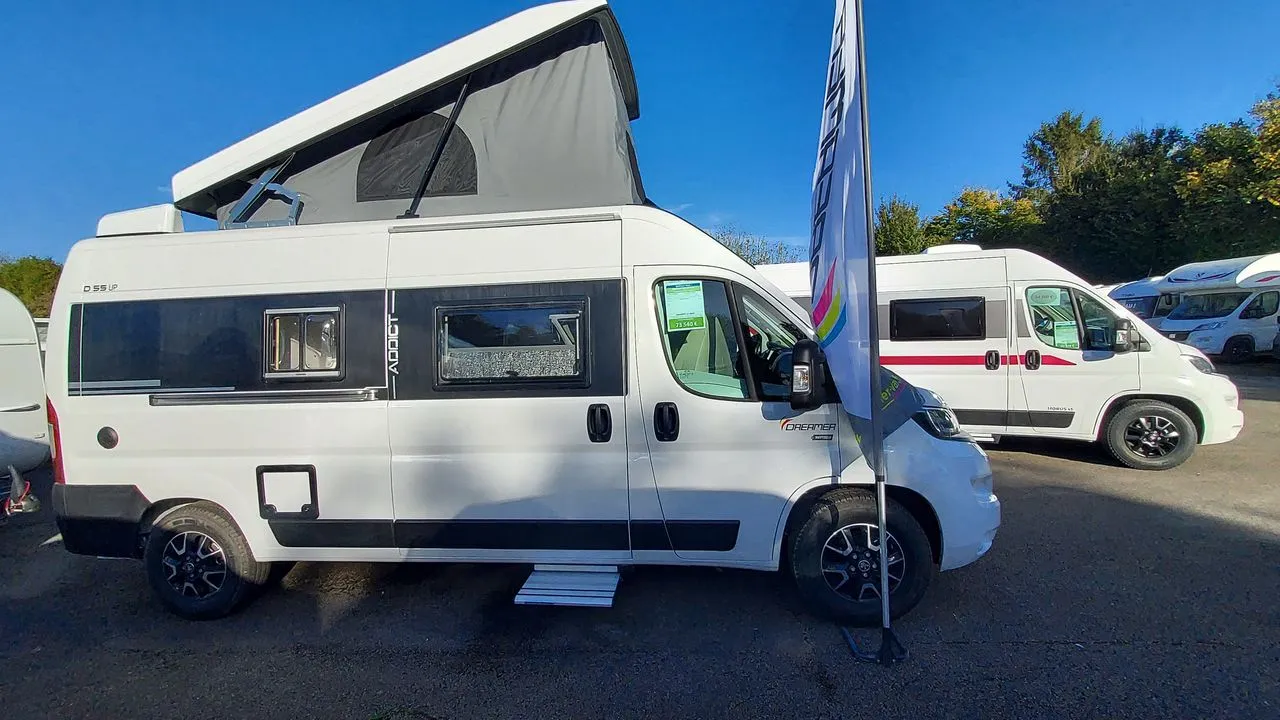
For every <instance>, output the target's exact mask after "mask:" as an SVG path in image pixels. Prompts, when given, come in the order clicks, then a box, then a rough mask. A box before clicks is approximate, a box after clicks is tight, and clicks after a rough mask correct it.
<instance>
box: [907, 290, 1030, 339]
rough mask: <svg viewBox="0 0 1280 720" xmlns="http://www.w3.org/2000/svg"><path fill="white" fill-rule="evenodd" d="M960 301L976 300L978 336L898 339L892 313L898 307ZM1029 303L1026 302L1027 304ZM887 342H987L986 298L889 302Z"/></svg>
mask: <svg viewBox="0 0 1280 720" xmlns="http://www.w3.org/2000/svg"><path fill="white" fill-rule="evenodd" d="M961 300H976V301H977V302H978V307H979V309H980V310H981V312H980V313H979V316H978V331H979V333H980V334H979V335H978V336H964V337H955V336H951V337H899V336H898V324H897V322H896V321H895V317H894V311H895V310H896V309H897V307H898V306H899V305H902V304H913V303H930V302H947V301H961ZM1029 302H1030V301H1028V303H1029ZM888 339H889V341H890V342H974V341H978V342H981V341H985V340H987V339H988V338H987V298H986V297H985V296H983V295H948V296H945V297H937V298H900V299H897V300H890V301H889V338H888Z"/></svg>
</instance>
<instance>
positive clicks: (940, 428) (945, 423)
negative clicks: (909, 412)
mask: <svg viewBox="0 0 1280 720" xmlns="http://www.w3.org/2000/svg"><path fill="white" fill-rule="evenodd" d="M912 417H913V418H914V419H915V421H916V423H918V424H919V425H920V427H922V428H924V430H925V432H927V433H929V434H930V435H932V436H934V437H936V438H939V439H941V440H968V439H969V436H968V435H965V434H964V431H963V430H961V429H960V421H959V420H956V414H955V413H953V412H951V409H950V408H944V407H927V408H924V409H923V410H921V411H920V412H918V413H916V414H915V415H913V416H912Z"/></svg>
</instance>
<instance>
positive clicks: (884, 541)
mask: <svg viewBox="0 0 1280 720" xmlns="http://www.w3.org/2000/svg"><path fill="white" fill-rule="evenodd" d="M853 6H854V14H855V16H856V18H855V21H854V25H855V28H856V33H857V35H856V37H857V44H858V70H857V75H858V112H859V113H861V119H862V123H861V124H862V188H863V198H862V200H863V207H864V210H865V211H864V212H863V215H864V216H865V217H866V222H867V227H866V233H867V303H868V305H869V306H870V307H869V308H868V313H867V316H868V318H867V319H868V323H867V324H868V333H867V336H868V338H869V341H870V347H869V348H868V350H867V354H868V357H869V360H870V362H869V364H870V366H871V368H870V369H871V373H870V375H871V445H870V447H871V451H872V452H871V458H870V459H871V462H872V466H871V469H872V472H873V473H874V475H875V486H876V513H877V521H878V525H877V529H878V530H879V531H880V628H881V632H880V652H879V653H878V654H877V656H876V659H877V660H878V661H879V662H880V664H881V665H892V664H893V663H895V662H897V661H899V660H902V659H904V658H905V657H906V649H905V648H903V647H902V643H900V642H898V638H897V636H896V635H894V633H893V627H892V624H891V622H890V618H889V542H888V538H889V527H888V523H887V522H886V519H885V489H884V485H885V458H884V418H883V410H884V401H883V398H882V397H881V394H882V388H881V384H880V308H879V305H878V303H877V300H876V297H877V295H876V227H875V201H874V196H873V195H872V193H871V128H870V117H869V113H868V110H867V44H866V36H865V34H864V33H863V29H862V0H853Z"/></svg>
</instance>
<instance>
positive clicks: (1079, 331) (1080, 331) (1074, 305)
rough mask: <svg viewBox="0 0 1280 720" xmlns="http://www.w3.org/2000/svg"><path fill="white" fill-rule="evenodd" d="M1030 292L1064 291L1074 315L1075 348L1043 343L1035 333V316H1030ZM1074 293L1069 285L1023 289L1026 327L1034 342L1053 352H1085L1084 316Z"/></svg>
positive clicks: (1030, 286)
mask: <svg viewBox="0 0 1280 720" xmlns="http://www.w3.org/2000/svg"><path fill="white" fill-rule="evenodd" d="M1032 290H1065V291H1066V292H1067V297H1069V298H1071V312H1072V313H1073V314H1074V315H1075V319H1076V347H1075V348H1060V347H1058V346H1057V345H1054V344H1052V343H1047V342H1045V341H1044V338H1042V337H1040V333H1038V332H1036V322H1035V316H1034V315H1032V314H1031V308H1032V307H1033V305H1032V303H1031V291H1032ZM1076 291H1077V289H1076V288H1074V287H1072V286H1070V285H1027V286H1026V287H1025V288H1023V290H1022V299H1023V301H1024V304H1025V305H1026V306H1027V327H1028V328H1029V329H1030V331H1031V336H1032V337H1033V338H1035V339H1036V342H1038V343H1040V344H1041V345H1044V346H1045V347H1049V348H1053V349H1054V350H1060V351H1062V352H1084V351H1085V342H1084V314H1083V313H1082V312H1080V304H1079V302H1078V301H1077V300H1076Z"/></svg>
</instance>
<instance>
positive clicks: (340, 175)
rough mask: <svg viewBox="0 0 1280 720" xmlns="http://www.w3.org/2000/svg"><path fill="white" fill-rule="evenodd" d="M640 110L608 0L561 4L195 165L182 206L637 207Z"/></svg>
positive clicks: (457, 210)
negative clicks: (635, 138) (634, 126)
mask: <svg viewBox="0 0 1280 720" xmlns="http://www.w3.org/2000/svg"><path fill="white" fill-rule="evenodd" d="M639 115H640V107H639V98H638V95H637V90H636V83H635V76H634V74H633V71H632V68H631V61H630V57H629V55H628V53H627V48H626V45H625V43H624V41H623V38H622V33H621V31H620V30H619V28H618V24H617V21H616V19H615V18H614V16H613V12H612V10H610V9H609V6H608V4H607V3H606V2H604V0H569V1H568V2H557V3H551V4H547V5H541V6H538V7H534V8H531V9H529V10H526V11H524V12H521V13H518V14H516V15H513V16H511V17H509V18H507V19H505V20H502V21H499V22H497V23H494V24H493V25H490V26H488V27H486V28H483V29H481V30H478V31H476V32H474V33H472V34H470V35H467V36H465V37H462V38H460V39H458V40H456V41H454V42H452V43H450V44H448V45H445V46H444V47H441V48H439V49H437V50H434V51H432V52H430V53H428V54H426V55H424V56H422V57H420V58H418V59H416V60H413V61H410V62H408V63H406V64H404V65H402V66H400V67H398V68H395V69H393V70H391V71H388V72H386V73H384V74H382V75H380V76H378V77H376V78H373V79H372V80H369V81H367V82H365V83H363V84H361V85H358V86H356V87H354V88H352V89H350V90H348V91H346V92H343V93H341V94H339V95H337V96H335V97H333V98H331V99H329V100H326V101H325V102H323V103H320V104H318V105H315V106H313V107H311V108H308V109H307V110H304V111H302V112H300V113H298V114H297V115H294V116H293V117H290V118H288V119H285V120H283V121H281V122H279V123H277V124H276V125H274V126H272V127H269V128H267V129H266V130H263V131H261V132H259V133H257V134H255V135H253V136H251V137H249V138H246V139H245V140H242V141H240V142H238V143H236V144H235V145H232V146H230V147H228V148H226V149H224V150H222V151H220V152H218V153H216V154H214V155H212V156H211V157H209V158H206V159H205V160H202V161H201V162H199V163H196V164H195V165H192V166H191V167H189V168H187V169H185V170H183V171H181V172H179V173H178V174H177V175H175V176H174V177H173V183H172V185H173V196H174V204H175V205H176V206H177V207H178V208H180V209H182V210H184V211H187V212H191V213H195V214H197V215H202V216H205V217H210V218H216V219H217V220H218V221H219V227H221V228H229V227H243V226H246V225H277V224H295V223H297V224H311V223H331V222H346V221H355V220H385V219H391V218H395V217H402V216H411V217H416V216H442V215H463V214H471V213H488V212H507V211H520V210H548V209H557V208H566V207H590V206H599V205H618V204H637V203H642V202H644V201H645V196H644V190H643V185H642V184H641V181H640V173H639V170H638V167H637V163H636V155H635V149H634V144H633V142H632V138H631V130H630V124H629V122H630V121H631V120H634V119H636V118H638V117H639ZM424 183H425V187H423V184H424ZM417 195H421V200H420V204H419V202H416V201H415V196H417ZM411 208H412V211H411Z"/></svg>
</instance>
